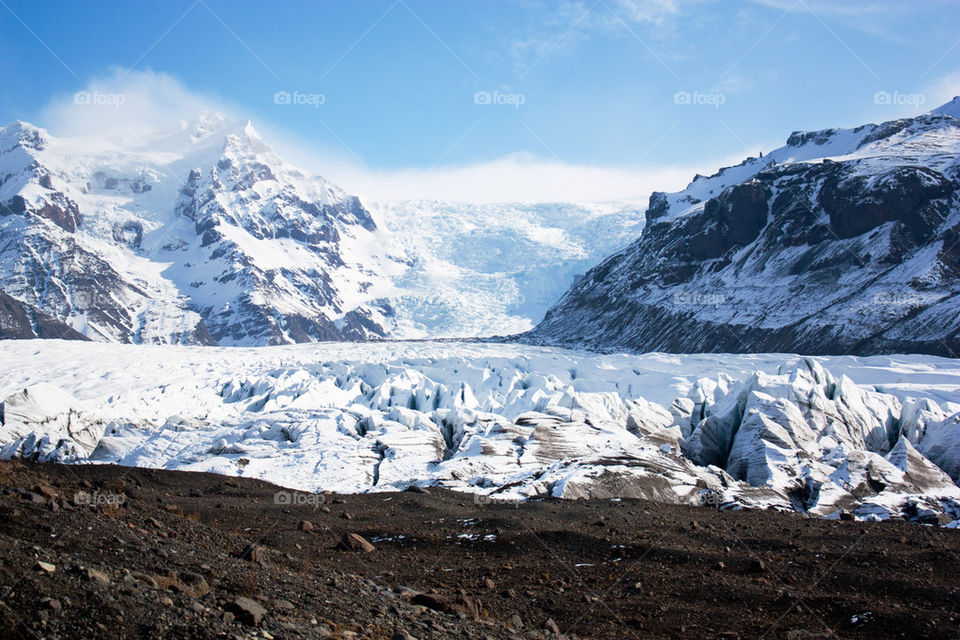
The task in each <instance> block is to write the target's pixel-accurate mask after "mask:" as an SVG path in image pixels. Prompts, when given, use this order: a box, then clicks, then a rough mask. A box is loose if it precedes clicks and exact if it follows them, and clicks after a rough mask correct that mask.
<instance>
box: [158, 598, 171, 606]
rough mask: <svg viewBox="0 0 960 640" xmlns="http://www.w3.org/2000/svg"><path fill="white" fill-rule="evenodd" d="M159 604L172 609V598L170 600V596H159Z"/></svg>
mask: <svg viewBox="0 0 960 640" xmlns="http://www.w3.org/2000/svg"><path fill="white" fill-rule="evenodd" d="M160 604H162V605H163V606H165V607H172V606H173V598H171V597H170V596H160Z"/></svg>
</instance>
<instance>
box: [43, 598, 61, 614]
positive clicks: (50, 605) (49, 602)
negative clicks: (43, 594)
mask: <svg viewBox="0 0 960 640" xmlns="http://www.w3.org/2000/svg"><path fill="white" fill-rule="evenodd" d="M40 605H41V606H42V607H43V608H44V609H47V610H49V611H52V612H54V613H60V610H61V609H62V608H63V605H61V604H60V601H59V600H57V599H56V598H44V599H43V601H42V602H41V603H40Z"/></svg>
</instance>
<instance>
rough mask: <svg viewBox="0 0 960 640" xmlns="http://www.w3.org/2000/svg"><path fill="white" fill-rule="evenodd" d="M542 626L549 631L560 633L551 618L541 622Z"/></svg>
mask: <svg viewBox="0 0 960 640" xmlns="http://www.w3.org/2000/svg"><path fill="white" fill-rule="evenodd" d="M543 628H544V629H546V630H547V631H549V632H550V633H553V634H556V635H560V627H558V626H557V623H556V622H554V621H553V618H547V621H546V622H544V623H543Z"/></svg>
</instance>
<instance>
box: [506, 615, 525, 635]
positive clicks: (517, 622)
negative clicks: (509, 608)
mask: <svg viewBox="0 0 960 640" xmlns="http://www.w3.org/2000/svg"><path fill="white" fill-rule="evenodd" d="M507 626H508V627H510V628H511V629H513V630H514V631H520V630H521V629H523V620H522V619H521V618H520V616H519V615H518V614H516V613H515V614H513V615H512V616H510V618H508V619H507Z"/></svg>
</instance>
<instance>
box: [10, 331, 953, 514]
mask: <svg viewBox="0 0 960 640" xmlns="http://www.w3.org/2000/svg"><path fill="white" fill-rule="evenodd" d="M0 352H2V353H3V355H4V357H5V358H7V359H8V360H9V361H16V362H20V363H23V366H21V367H20V368H19V369H17V370H7V371H5V372H3V373H0V397H6V398H7V399H6V401H5V402H4V403H3V405H2V407H3V413H2V414H0V416H2V420H3V426H2V427H0V446H2V447H3V449H2V451H3V457H5V458H9V457H13V456H24V457H33V458H39V459H42V460H63V461H68V462H78V461H89V462H94V463H119V464H122V465H133V466H144V467H164V468H171V469H183V470H194V471H212V472H217V473H221V474H227V475H244V476H250V477H257V478H263V479H266V480H269V481H272V482H275V483H278V484H281V485H284V486H290V487H295V488H298V489H303V490H308V491H320V490H334V491H343V492H355V491H370V490H374V491H377V490H383V491H390V490H398V489H402V488H404V487H406V486H409V485H411V484H420V485H423V484H434V485H440V486H445V487H449V488H453V489H458V490H464V491H471V492H474V493H477V494H479V495H483V496H488V497H490V498H501V499H518V498H531V497H543V496H554V497H560V498H584V497H595V498H617V497H635V498H644V499H650V500H656V501H665V502H671V503H685V504H705V505H710V506H715V507H718V508H753V507H757V508H761V507H775V508H780V509H795V510H798V511H801V512H804V513H809V514H811V515H817V516H830V517H836V516H837V514H838V513H839V512H842V511H846V512H853V513H854V515H855V516H856V517H859V518H865V519H876V518H889V517H903V518H909V519H913V520H918V521H923V522H947V521H951V520H955V519H957V518H960V488H958V487H957V485H956V484H954V481H953V480H951V475H949V474H955V473H956V471H957V469H958V466H960V465H958V460H957V446H958V445H957V443H958V442H960V427H958V423H960V406H958V404H957V403H956V400H957V399H958V398H960V365H958V364H957V362H956V361H952V360H946V359H942V358H935V357H929V356H898V357H893V356H888V357H877V358H854V357H825V358H800V357H796V356H789V355H783V354H774V355H739V356H738V355H732V356H722V357H717V356H706V355H690V356H668V355H664V354H647V355H644V356H627V355H592V354H584V353H577V352H568V351H564V350H560V349H550V348H536V347H518V346H514V345H496V344H472V343H440V342H411V343H382V344H339V345H323V346H319V345H314V346H299V347H293V346H290V347H275V348H261V349H238V348H233V349H228V348H187V347H180V348H171V347H147V346H130V345H91V344H88V343H65V342H44V343H41V344H37V343H30V344H25V343H24V344H17V343H4V344H2V345H0ZM893 376H895V379H896V380H897V381H898V386H897V388H896V389H888V390H887V391H881V390H878V388H883V383H884V382H885V381H887V380H889V379H890V378H891V377H893ZM36 380H45V381H46V382H45V383H44V384H40V385H37V384H36V383H35V381H36ZM58 387H60V388H63V389H64V390H65V391H61V390H60V389H58ZM185 411H186V412H187V413H184V412H185ZM954 477H955V476H954ZM485 499H486V498H485Z"/></svg>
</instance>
